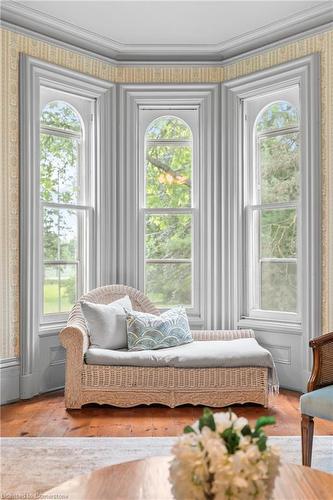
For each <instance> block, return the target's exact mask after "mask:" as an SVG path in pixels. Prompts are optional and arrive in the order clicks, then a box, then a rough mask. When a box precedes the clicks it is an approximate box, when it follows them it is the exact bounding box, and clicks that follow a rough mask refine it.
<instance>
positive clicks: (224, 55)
mask: <svg viewBox="0 0 333 500" xmlns="http://www.w3.org/2000/svg"><path fill="white" fill-rule="evenodd" d="M1 19H2V20H3V21H5V23H9V24H11V25H15V26H19V27H21V28H24V29H27V30H31V31H33V32H36V33H38V34H40V35H42V36H46V37H51V38H54V39H56V40H58V41H61V42H62V43H66V44H69V45H72V46H75V47H80V48H81V49H83V50H85V51H88V52H92V53H94V54H97V55H99V56H100V57H103V58H106V59H107V60H108V61H110V59H111V60H113V62H116V63H118V62H119V63H123V64H129V63H133V62H134V63H135V62H140V63H142V62H146V63H148V64H149V63H150V64H151V63H153V62H158V63H161V62H163V63H165V62H169V63H177V62H178V63H179V62H181V63H186V62H187V63H196V62H198V61H200V60H202V59H203V60H205V62H206V63H210V64H212V63H214V62H215V63H218V62H221V61H223V62H224V61H225V60H226V59H230V58H234V57H238V56H239V55H240V54H244V52H249V51H252V50H259V49H261V50H262V48H263V46H265V45H268V44H271V43H276V42H278V41H279V40H281V38H288V37H292V36H295V35H303V36H304V32H305V31H307V30H312V29H314V28H318V27H322V26H323V25H327V24H328V23H331V22H332V21H333V9H332V4H331V2H324V3H322V4H321V5H319V6H316V7H313V8H310V9H307V10H304V11H303V12H301V13H298V14H296V15H293V16H289V17H288V18H284V19H282V20H280V21H278V22H275V23H271V24H269V25H266V26H264V27H262V28H259V29H257V30H254V31H251V32H248V33H245V34H243V35H241V36H237V37H234V38H232V39H229V40H227V41H223V42H220V43H218V44H179V45H176V44H165V45H161V44H137V45H136V44H124V43H121V42H118V41H116V40H113V39H111V38H108V37H105V36H101V35H99V34H97V33H93V32H91V31H89V30H86V29H84V28H81V27H79V26H76V25H74V24H71V23H68V22H65V21H62V20H60V19H58V18H56V17H53V16H50V15H46V14H44V13H41V12H39V11H38V10H35V9H32V8H30V7H27V6H25V5H23V4H19V3H18V2H15V1H12V0H6V2H3V3H2V8H1Z"/></svg>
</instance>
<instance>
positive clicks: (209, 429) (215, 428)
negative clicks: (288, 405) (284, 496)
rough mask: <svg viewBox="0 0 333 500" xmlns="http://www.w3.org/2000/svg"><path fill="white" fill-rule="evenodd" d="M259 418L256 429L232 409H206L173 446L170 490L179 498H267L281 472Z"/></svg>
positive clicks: (269, 421)
mask: <svg viewBox="0 0 333 500" xmlns="http://www.w3.org/2000/svg"><path fill="white" fill-rule="evenodd" d="M274 423H275V419H274V417H261V418H259V419H258V420H257V422H256V425H255V427H254V429H251V427H250V426H249V423H248V420H247V419H246V418H242V417H240V418H238V417H237V415H235V414H234V413H232V412H231V411H229V412H226V413H215V414H213V413H212V412H211V410H209V409H205V410H204V413H203V416H202V417H201V418H200V420H198V421H197V422H195V423H194V425H193V426H186V427H185V429H184V434H183V435H182V436H181V437H180V438H179V440H178V442H177V443H176V444H175V445H174V447H173V449H172V452H173V455H174V458H173V460H172V462H171V464H170V481H171V484H172V493H173V495H174V496H175V498H176V499H177V500H185V499H186V500H212V499H214V500H236V499H237V500H245V499H246V500H248V499H256V500H264V499H268V498H270V496H271V494H272V491H273V488H274V481H275V478H276V476H277V475H278V473H279V465H280V456H279V451H278V449H277V448H275V447H273V446H267V436H266V435H265V433H264V431H263V427H264V426H265V425H270V424H274Z"/></svg>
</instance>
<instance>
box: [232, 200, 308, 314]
mask: <svg viewBox="0 0 333 500" xmlns="http://www.w3.org/2000/svg"><path fill="white" fill-rule="evenodd" d="M288 208H290V209H295V210H296V215H297V221H298V223H297V228H298V230H297V236H296V241H297V248H299V236H300V235H299V221H300V204H299V201H290V202H275V203H266V204H261V205H260V204H256V205H248V206H247V207H246V208H245V213H246V218H245V221H246V223H245V233H246V239H245V241H247V244H248V251H247V252H246V257H245V260H246V265H245V269H248V273H247V284H246V286H245V290H247V294H246V301H245V303H246V304H247V307H246V309H247V311H248V315H243V316H242V317H243V318H251V319H270V320H272V318H274V320H277V321H290V322H300V321H301V310H300V304H301V298H300V297H301V294H300V283H301V280H300V272H301V270H300V265H299V255H298V252H297V255H296V257H286V258H275V257H261V256H260V231H259V230H258V229H256V228H259V215H260V212H261V211H264V210H281V209H282V210H283V209H288ZM262 262H281V263H296V265H297V311H296V312H292V311H275V310H274V311H270V310H266V309H260V307H259V304H260V301H261V267H262V266H261V263H262Z"/></svg>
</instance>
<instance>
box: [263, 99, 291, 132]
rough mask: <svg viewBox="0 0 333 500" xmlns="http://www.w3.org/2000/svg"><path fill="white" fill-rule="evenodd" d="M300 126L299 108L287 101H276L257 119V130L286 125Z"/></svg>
mask: <svg viewBox="0 0 333 500" xmlns="http://www.w3.org/2000/svg"><path fill="white" fill-rule="evenodd" d="M297 126H298V113H297V110H296V109H295V108H294V106H292V105H291V104H289V102H286V101H279V102H274V103H273V104H271V105H270V106H269V107H268V108H266V109H265V110H264V111H263V112H262V113H261V115H260V116H259V119H258V120H257V125H256V129H257V132H268V131H269V130H275V129H279V128H286V127H297Z"/></svg>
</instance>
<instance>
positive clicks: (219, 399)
mask: <svg viewBox="0 0 333 500" xmlns="http://www.w3.org/2000/svg"><path fill="white" fill-rule="evenodd" d="M125 295H129V297H130V299H131V302H132V306H133V309H135V310H138V311H143V312H149V313H152V314H156V315H158V314H159V312H158V311H157V310H156V309H155V307H154V306H153V304H152V303H151V302H150V301H149V300H148V299H147V297H145V296H144V295H143V294H142V293H141V292H140V291H138V290H135V289H134V288H131V287H127V286H123V285H110V286H105V287H101V288H97V289H95V290H92V291H91V292H89V293H87V294H85V295H84V296H83V297H82V298H84V299H85V300H86V301H89V302H95V303H100V304H108V303H110V302H113V301H114V300H117V299H119V298H121V297H123V296H125ZM192 335H193V339H194V340H195V341H212V340H214V341H216V340H220V341H226V340H233V339H246V338H252V337H254V334H253V332H252V331H251V330H234V331H223V330H219V331H207V330H205V331H204V330H200V331H192ZM60 341H61V344H62V345H63V346H64V347H65V348H66V358H67V359H66V385H65V405H66V408H68V409H74V408H81V406H82V405H84V404H86V403H99V404H110V405H114V406H120V407H130V406H135V405H139V404H153V403H160V404H164V405H167V406H170V407H175V406H177V405H181V404H185V403H190V404H194V405H197V404H203V405H207V406H217V407H222V406H227V405H230V404H233V403H247V402H252V403H259V404H262V405H264V406H265V407H267V404H268V371H269V369H268V368H267V367H262V366H258V367H257V366H241V367H227V368H225V367H207V368H206V367H204V368H178V367H174V366H161V367H159V366H153V367H152V366H112V365H111V366H110V365H97V364H96V365H94V364H87V363H86V361H85V353H86V351H87V350H88V348H89V336H88V332H87V327H86V323H85V320H84V318H83V316H82V313H81V309H80V304H79V303H77V304H76V305H75V306H74V308H73V309H72V311H71V313H70V316H69V319H68V323H67V326H66V327H65V328H64V329H63V330H62V331H61V333H60Z"/></svg>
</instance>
